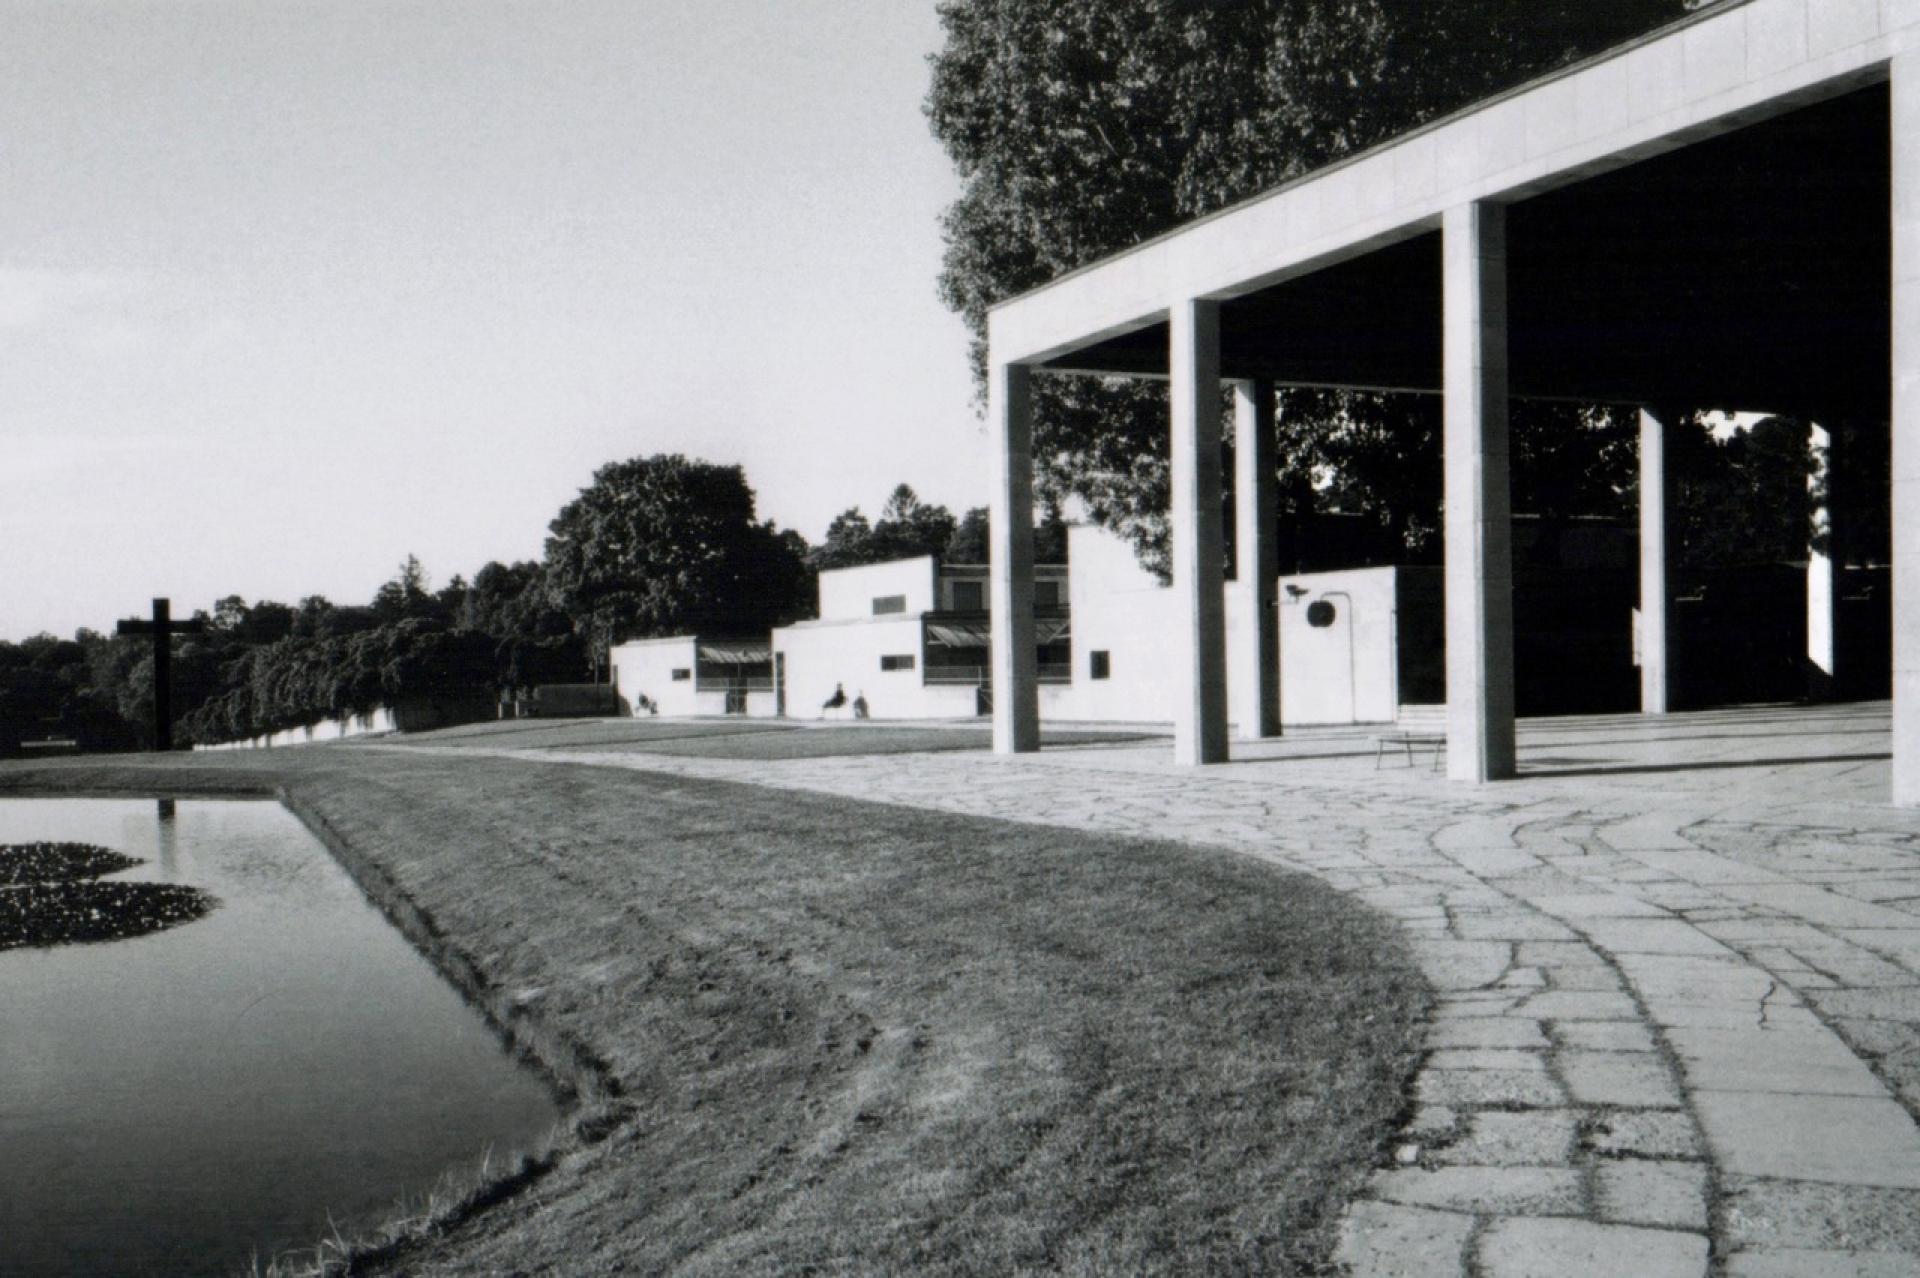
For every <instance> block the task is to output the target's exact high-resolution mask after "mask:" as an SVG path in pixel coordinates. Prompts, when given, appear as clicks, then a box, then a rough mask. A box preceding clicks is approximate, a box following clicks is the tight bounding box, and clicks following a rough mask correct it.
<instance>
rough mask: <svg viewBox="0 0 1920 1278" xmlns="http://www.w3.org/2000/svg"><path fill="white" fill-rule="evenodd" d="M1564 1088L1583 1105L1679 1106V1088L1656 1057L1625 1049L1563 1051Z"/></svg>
mask: <svg viewBox="0 0 1920 1278" xmlns="http://www.w3.org/2000/svg"><path fill="white" fill-rule="evenodd" d="M1558 1065H1559V1068H1560V1076H1561V1078H1563V1079H1565V1080H1566V1084H1567V1091H1568V1092H1569V1093H1571V1094H1572V1096H1573V1098H1574V1099H1575V1100H1576V1101H1579V1102H1580V1103H1582V1104H1585V1105H1615V1106H1619V1107H1621V1108H1623V1109H1678V1108H1679V1107H1680V1089H1679V1088H1678V1087H1677V1086H1676V1085H1675V1084H1674V1081H1673V1076H1672V1075H1671V1074H1670V1073H1669V1072H1668V1070H1667V1065H1666V1062H1665V1061H1663V1060H1661V1059H1660V1058H1659V1057H1658V1056H1650V1055H1634V1054H1631V1053H1625V1052H1562V1053H1560V1056H1559V1059H1558Z"/></svg>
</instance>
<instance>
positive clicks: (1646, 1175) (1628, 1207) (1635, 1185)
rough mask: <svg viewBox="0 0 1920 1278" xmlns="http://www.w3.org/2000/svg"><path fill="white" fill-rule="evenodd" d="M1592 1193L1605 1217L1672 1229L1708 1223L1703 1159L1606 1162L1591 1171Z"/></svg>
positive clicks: (1698, 1228) (1688, 1227)
mask: <svg viewBox="0 0 1920 1278" xmlns="http://www.w3.org/2000/svg"><path fill="white" fill-rule="evenodd" d="M1594 1194H1595V1198H1596V1199H1597V1201H1598V1203H1599V1207H1600V1216H1601V1218H1602V1219H1604V1220H1613V1221H1619V1222H1621V1223H1624V1224H1629V1225H1662V1226H1666V1227H1668V1228H1673V1229H1695V1230H1705V1229H1706V1227H1707V1169H1706V1165H1705V1164H1704V1163H1677V1162H1675V1163H1656V1162H1648V1161H1644V1160H1641V1159H1632V1160H1629V1161H1624V1162H1615V1163H1609V1164H1607V1165H1605V1166H1603V1167H1600V1168H1599V1169H1598V1170H1597V1171H1596V1172H1595V1173H1594Z"/></svg>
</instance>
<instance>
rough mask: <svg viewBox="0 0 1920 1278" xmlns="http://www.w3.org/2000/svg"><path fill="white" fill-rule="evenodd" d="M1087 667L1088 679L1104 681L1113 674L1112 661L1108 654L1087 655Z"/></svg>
mask: <svg viewBox="0 0 1920 1278" xmlns="http://www.w3.org/2000/svg"><path fill="white" fill-rule="evenodd" d="M1087 667H1088V669H1087V674H1088V676H1089V677H1090V678H1094V679H1105V678H1108V677H1110V676H1111V675H1112V674H1113V661H1112V659H1111V657H1110V656H1109V654H1107V653H1104V652H1090V653H1088V654H1087Z"/></svg>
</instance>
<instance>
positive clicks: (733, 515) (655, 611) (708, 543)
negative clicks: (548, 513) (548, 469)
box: [546, 454, 809, 646]
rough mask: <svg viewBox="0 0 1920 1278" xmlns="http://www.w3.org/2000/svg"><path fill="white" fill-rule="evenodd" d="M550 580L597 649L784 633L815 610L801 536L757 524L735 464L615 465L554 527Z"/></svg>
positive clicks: (673, 459) (663, 461)
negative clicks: (658, 638)
mask: <svg viewBox="0 0 1920 1278" xmlns="http://www.w3.org/2000/svg"><path fill="white" fill-rule="evenodd" d="M548 532H549V534H550V535H549V536H548V538H547V545H546V579H547V585H548V587H549V588H550V589H551V590H552V591H553V595H554V598H555V599H556V600H558V601H559V603H560V604H561V606H562V607H563V608H564V609H565V610H566V611H567V613H568V614H569V615H570V616H571V617H572V618H573V620H574V624H575V626H576V628H578V629H579V630H580V631H581V632H582V633H583V634H587V635H588V636H589V640H590V642H592V643H594V644H595V645H596V646H600V645H604V644H605V643H608V642H617V641H619V640H621V639H624V638H630V637H634V636H647V635H670V634H691V633H700V632H722V631H733V632H742V633H750V632H756V631H764V630H766V629H767V628H768V627H770V626H776V625H784V624H786V623H787V622H789V621H792V620H794V619H795V618H796V617H797V616H799V615H802V612H803V610H804V609H805V607H806V605H807V602H808V598H807V597H808V594H809V582H808V578H807V570H806V565H805V563H804V562H803V561H802V559H801V555H800V553H799V552H800V551H803V550H804V543H800V544H799V545H798V547H796V542H798V538H796V537H795V536H793V535H792V534H791V533H783V532H781V531H780V530H779V529H777V528H775V527H774V526H773V524H772V523H771V522H768V523H764V524H763V523H760V522H759V521H758V520H757V519H756V518H755V516H754V506H753V490H752V489H751V488H749V487H748V486H747V478H746V475H745V474H744V473H743V472H742V471H741V469H740V468H739V467H738V466H717V465H714V464H712V463H709V462H702V461H694V460H689V459H688V458H686V457H682V456H679V455H677V454H674V455H668V454H660V455H658V456H654V457H636V458H634V459H632V460H631V461H624V462H612V463H609V464H608V465H605V466H602V467H601V468H600V469H598V470H596V471H595V472H594V474H593V483H592V484H591V485H589V486H588V487H586V488H584V489H582V490H581V492H580V495H579V496H578V497H576V498H575V499H574V500H573V501H571V502H568V503H567V505H566V506H565V507H563V508H562V509H561V511H560V513H559V515H558V516H556V517H555V518H554V520H553V522H552V523H551V524H549V525H548Z"/></svg>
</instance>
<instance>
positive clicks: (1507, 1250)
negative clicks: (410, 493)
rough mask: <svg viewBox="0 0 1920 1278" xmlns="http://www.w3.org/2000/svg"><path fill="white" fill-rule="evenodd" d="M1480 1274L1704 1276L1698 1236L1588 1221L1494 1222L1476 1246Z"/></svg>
mask: <svg viewBox="0 0 1920 1278" xmlns="http://www.w3.org/2000/svg"><path fill="white" fill-rule="evenodd" d="M1476 1261H1477V1270H1478V1272H1479V1273H1480V1274H1483V1275H1485V1278H1569V1275H1573V1274H1578V1275H1581V1278H1704V1275H1705V1274H1706V1272H1707V1239H1706V1236H1705V1235H1704V1234H1694V1233H1682V1232H1679V1231H1676V1230H1665V1229H1646V1228H1643V1227H1641V1226H1638V1225H1603V1224H1598V1223H1596V1222H1594V1221H1590V1220H1537V1219H1536V1220H1529V1219H1506V1220H1496V1221H1494V1222H1493V1224H1491V1225H1489V1226H1488V1227H1487V1230H1486V1233H1485V1234H1483V1235H1482V1236H1481V1238H1480V1244H1479V1247H1478V1248H1477V1255H1476Z"/></svg>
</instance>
